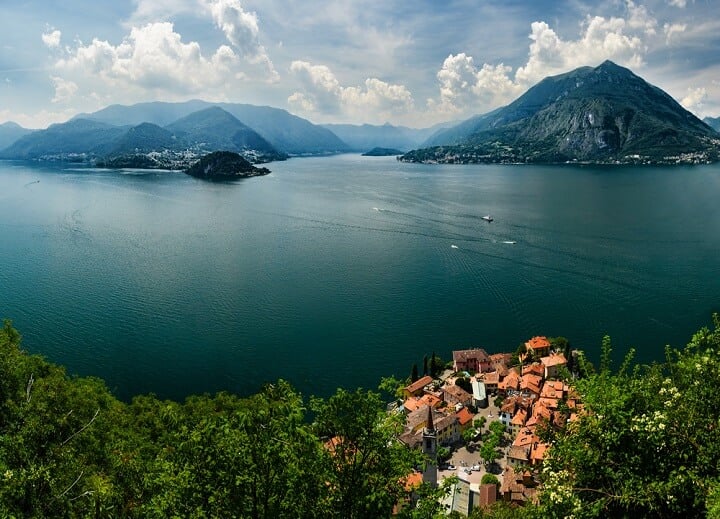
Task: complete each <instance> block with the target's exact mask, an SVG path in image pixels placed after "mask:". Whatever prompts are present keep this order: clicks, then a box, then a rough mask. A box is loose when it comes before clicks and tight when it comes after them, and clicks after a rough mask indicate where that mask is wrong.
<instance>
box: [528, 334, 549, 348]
mask: <svg viewBox="0 0 720 519" xmlns="http://www.w3.org/2000/svg"><path fill="white" fill-rule="evenodd" d="M525 347H526V348H528V349H531V350H542V349H545V348H549V347H550V341H548V340H547V337H545V336H543V335H537V336H535V337H533V338H532V339H530V340H529V341H527V342H526V343H525Z"/></svg>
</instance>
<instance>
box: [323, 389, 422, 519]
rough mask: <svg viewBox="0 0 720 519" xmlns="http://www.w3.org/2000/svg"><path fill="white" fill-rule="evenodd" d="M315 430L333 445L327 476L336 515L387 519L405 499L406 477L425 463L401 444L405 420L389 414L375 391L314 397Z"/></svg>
mask: <svg viewBox="0 0 720 519" xmlns="http://www.w3.org/2000/svg"><path fill="white" fill-rule="evenodd" d="M311 407H312V409H313V411H314V412H315V415H316V419H315V431H316V432H317V434H318V435H319V436H320V437H326V438H328V439H329V440H331V441H333V447H332V448H331V449H330V450H327V451H326V455H325V459H324V467H325V469H324V470H323V474H324V476H325V481H326V484H327V486H328V488H330V489H331V490H332V491H331V492H329V495H328V496H327V499H328V508H329V511H330V513H329V515H331V516H334V517H346V518H360V517H386V516H388V515H390V513H391V512H392V508H393V506H394V505H395V503H397V502H399V500H400V499H401V498H403V497H404V495H405V489H404V486H403V479H404V477H405V476H407V474H409V473H410V472H411V471H412V468H413V466H415V465H418V464H419V463H421V460H420V459H419V458H418V457H417V453H416V452H412V451H410V450H408V449H407V448H406V447H405V446H404V445H402V444H401V443H400V442H398V441H397V439H396V438H397V436H398V435H399V434H400V433H401V432H402V427H403V426H402V422H401V421H400V417H399V416H397V415H387V414H386V413H385V412H384V405H383V402H382V400H381V399H380V396H379V395H378V394H376V393H373V392H371V391H363V390H356V391H352V392H351V391H347V390H344V389H338V391H337V392H336V393H335V394H334V395H333V396H331V397H330V398H329V399H327V400H319V399H313V400H312V402H311Z"/></svg>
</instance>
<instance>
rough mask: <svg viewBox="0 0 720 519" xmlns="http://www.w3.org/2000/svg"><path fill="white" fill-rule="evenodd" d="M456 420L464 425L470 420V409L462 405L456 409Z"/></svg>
mask: <svg viewBox="0 0 720 519" xmlns="http://www.w3.org/2000/svg"><path fill="white" fill-rule="evenodd" d="M456 414H457V417H458V422H460V425H465V424H467V423H469V422H471V421H472V419H473V415H472V414H470V411H468V409H467V407H463V408H462V409H460V411H458V412H457V413H456Z"/></svg>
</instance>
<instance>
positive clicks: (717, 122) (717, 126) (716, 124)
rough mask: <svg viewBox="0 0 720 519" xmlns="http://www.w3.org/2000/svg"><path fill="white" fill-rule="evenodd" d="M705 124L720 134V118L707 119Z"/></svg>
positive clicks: (704, 120)
mask: <svg viewBox="0 0 720 519" xmlns="http://www.w3.org/2000/svg"><path fill="white" fill-rule="evenodd" d="M703 122H704V123H705V124H707V125H708V126H710V127H711V128H713V129H714V130H715V131H718V132H720V117H706V118H705V119H703Z"/></svg>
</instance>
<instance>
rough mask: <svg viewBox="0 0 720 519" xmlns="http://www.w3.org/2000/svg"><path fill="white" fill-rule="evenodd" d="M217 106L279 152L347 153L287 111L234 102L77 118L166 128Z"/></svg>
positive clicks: (118, 108)
mask: <svg viewBox="0 0 720 519" xmlns="http://www.w3.org/2000/svg"><path fill="white" fill-rule="evenodd" d="M211 107H220V108H222V109H223V110H225V111H226V112H229V113H230V114H232V115H233V116H235V117H236V118H237V119H239V120H240V121H242V122H243V123H244V124H245V125H247V126H249V127H250V128H252V129H253V130H255V131H256V132H257V133H258V134H259V135H260V136H262V137H263V138H264V139H265V140H267V141H268V142H269V143H270V144H272V146H273V147H274V148H275V149H277V150H278V151H281V152H284V153H288V154H290V155H304V154H325V153H337V152H344V151H349V150H350V148H349V147H348V145H347V144H345V143H344V142H343V141H342V140H340V139H339V138H338V137H337V135H335V134H334V133H332V132H331V131H330V130H328V129H326V128H323V127H321V126H317V125H315V124H312V123H311V122H310V121H308V120H306V119H302V118H300V117H297V116H296V115H292V114H291V113H289V112H287V111H286V110H281V109H279V108H271V107H268V106H254V105H247V104H235V103H208V102H206V101H200V100H193V101H186V102H183V103H164V102H152V103H138V104H134V105H130V106H125V105H111V106H108V107H107V108H104V109H102V110H99V111H97V112H94V113H91V114H80V115H78V116H76V117H77V118H83V119H92V120H94V121H100V122H104V123H107V124H112V125H115V126H124V125H130V126H135V125H138V124H140V123H143V122H149V123H153V124H157V125H158V126H167V125H169V124H171V123H173V122H175V121H177V120H178V119H181V118H183V117H185V116H187V115H190V114H192V113H194V112H198V111H200V110H204V109H206V108H211Z"/></svg>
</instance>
